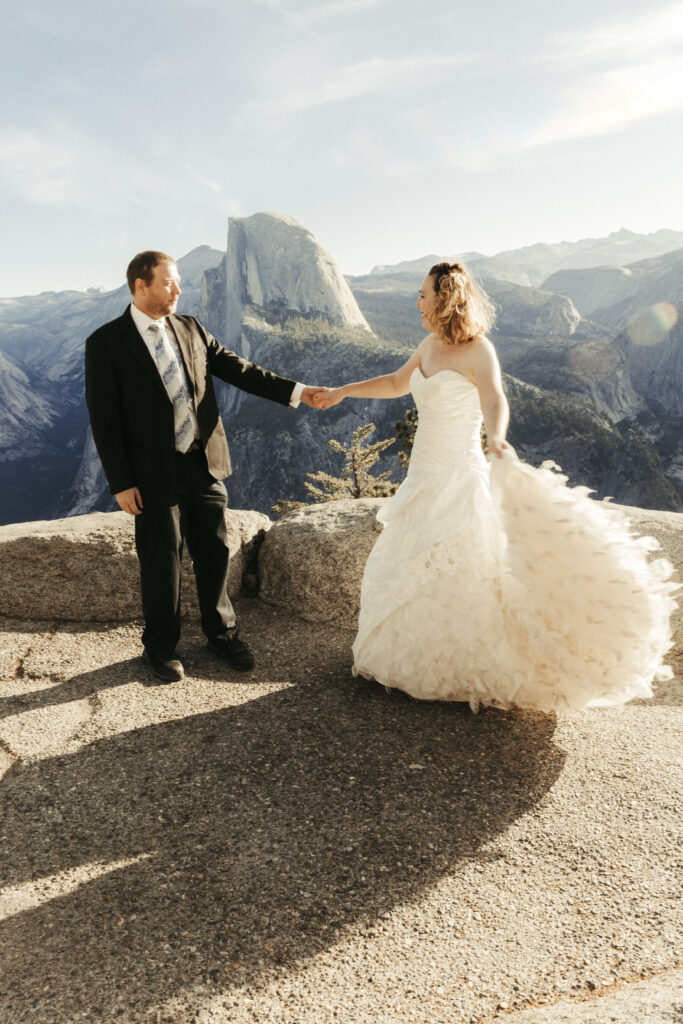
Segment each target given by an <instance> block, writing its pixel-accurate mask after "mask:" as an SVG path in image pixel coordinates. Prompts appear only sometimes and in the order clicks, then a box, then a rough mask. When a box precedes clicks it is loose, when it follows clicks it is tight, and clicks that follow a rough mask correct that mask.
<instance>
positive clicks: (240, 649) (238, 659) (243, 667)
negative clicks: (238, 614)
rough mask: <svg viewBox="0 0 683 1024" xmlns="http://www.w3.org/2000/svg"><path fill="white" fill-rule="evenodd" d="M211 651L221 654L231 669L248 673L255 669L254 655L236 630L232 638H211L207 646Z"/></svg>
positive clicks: (226, 636)
mask: <svg viewBox="0 0 683 1024" xmlns="http://www.w3.org/2000/svg"><path fill="white" fill-rule="evenodd" d="M207 646H208V648H209V650H210V651H213V653H214V654H219V655H220V656H221V658H223V659H224V660H225V661H227V663H228V665H230V667H231V668H236V669H239V671H240V672H248V671H249V669H250V668H253V667H254V655H253V654H252V653H251V651H250V650H249V648H248V647H247V645H246V644H245V643H244V641H243V640H240V638H239V636H238V635H237V630H235V631H234V632H233V633H232V634H231V635H230V636H228V635H227V634H226V635H225V636H214V637H210V638H209V642H208V644H207Z"/></svg>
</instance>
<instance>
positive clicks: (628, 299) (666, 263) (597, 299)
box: [543, 249, 683, 337]
mask: <svg viewBox="0 0 683 1024" xmlns="http://www.w3.org/2000/svg"><path fill="white" fill-rule="evenodd" d="M543 287H544V288H547V289H549V290H550V291H554V292H559V293H560V294H561V295H567V296H569V297H570V298H571V299H572V301H573V302H574V304H575V306H576V308H577V309H578V310H580V312H581V313H582V314H583V316H588V317H590V318H591V319H592V320H596V321H597V322H598V323H600V324H602V325H603V326H604V327H605V328H606V329H607V330H608V331H609V332H610V335H611V336H612V337H614V335H615V334H616V333H617V332H618V331H620V330H623V329H624V328H625V327H627V325H628V327H629V328H630V326H631V322H632V321H633V318H634V317H636V316H637V315H638V314H639V313H642V312H643V311H646V310H650V309H654V310H655V311H656V309H657V307H658V306H661V305H662V304H671V303H681V302H683V249H677V250H675V251H674V252H668V253H665V254H664V255H662V256H657V257H654V258H652V259H647V260H639V261H638V262H637V263H631V264H629V265H628V266H621V267H593V268H591V269H589V270H564V271H560V272H559V273H557V274H552V275H551V276H550V277H549V278H548V279H547V280H546V281H544V282H543ZM638 330H639V328H638V325H637V324H636V326H635V331H636V333H637V331H638ZM649 333H650V334H651V331H650V332H649Z"/></svg>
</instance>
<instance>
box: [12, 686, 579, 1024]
mask: <svg viewBox="0 0 683 1024" xmlns="http://www.w3.org/2000/svg"><path fill="white" fill-rule="evenodd" d="M554 729H555V717H554V716H553V715H541V714H530V713H502V712H498V711H491V710H490V711H485V712H482V713H480V714H479V715H472V714H471V712H470V711H469V709H468V708H467V707H466V706H464V705H454V704H427V703H419V702H416V701H413V700H411V699H410V698H408V697H406V696H405V695H403V694H400V693H395V692H394V693H391V694H387V693H386V692H385V691H384V690H383V689H381V688H379V687H377V686H375V685H373V684H368V683H365V682H355V683H352V684H346V685H344V684H341V683H334V684H331V683H326V684H321V685H318V684H301V685H296V686H292V687H291V688H289V689H286V690H281V691H278V692H277V693H275V694H270V695H268V696H264V697H261V698H259V699H256V700H253V701H251V702H250V703H248V704H246V705H241V706H239V707H231V708H226V709H223V710H221V711H219V712H212V713H208V714H202V715H196V716H194V717H192V718H186V719H183V720H180V721H175V722H170V723H166V724H162V725H156V726H152V727H148V728H145V729H140V730H137V731H134V732H128V733H124V734H121V735H118V736H116V737H114V738H108V739H106V740H102V741H99V742H97V743H94V744H92V745H91V746H89V747H87V748H85V749H82V750H81V751H79V752H78V753H75V754H72V755H68V756H62V757H58V758H53V759H50V760H45V761H42V762H38V763H32V764H27V765H21V766H18V767H16V768H14V769H12V770H11V771H10V772H9V773H8V775H7V776H6V777H5V786H4V789H5V797H6V805H5V811H4V814H3V818H4V821H3V824H2V830H1V833H0V835H1V838H2V854H1V860H2V864H3V865H4V874H5V879H4V882H3V885H5V886H19V885H23V884H25V883H27V882H30V881H32V880H37V879H45V878H48V877H51V876H54V875H56V874H57V873H59V872H64V871H66V870H69V869H75V868H78V867H79V866H82V865H85V864H92V863H94V862H98V863H100V864H102V863H112V862H117V861H121V860H124V859H129V858H134V857H141V856H143V855H147V856H146V857H145V859H141V860H138V861H137V862H136V863H134V864H132V865H128V866H124V867H118V868H116V869H115V870H112V871H111V872H109V873H107V874H101V875H100V877H97V878H94V879H91V880H87V881H84V882H83V883H82V884H80V886H79V887H77V888H74V889H73V891H71V892H67V893H61V894H59V893H58V894H57V895H56V897H55V898H54V899H50V900H49V901H48V902H45V903H42V904H41V905H40V906H37V907H34V908H33V909H25V910H23V911H20V912H18V913H16V914H15V915H14V916H13V917H10V918H8V919H7V920H5V921H4V922H3V923H2V924H0V945H1V946H2V947H3V948H4V949H5V950H9V951H10V953H9V956H8V957H7V962H6V970H5V972H4V973H5V982H4V984H3V991H2V994H1V995H0V1008H1V1009H0V1017H2V1019H4V1020H13V1021H20V1020H23V1019H30V1020H31V1021H34V1022H40V1024H48V1022H49V1024H54V1021H55V1020H57V1019H59V1020H72V1019H76V1017H77V1016H79V1015H80V1014H84V1017H85V1019H87V1020H92V1021H96V1022H104V1021H105V1020H106V1021H108V1020H111V1019H112V1017H113V1016H114V1015H115V1014H116V1012H117V1009H118V1012H119V1013H121V1012H126V1013H127V1014H131V1013H132V1015H133V1016H135V1017H138V1016H139V1017H140V1018H141V1019H142V1018H145V1017H146V1016H147V1013H148V1011H150V1010H151V1009H152V1008H153V1007H155V1006H157V1005H158V1004H159V1002H161V1001H163V1000H166V999H167V998H168V997H170V996H173V995H175V994H177V993H180V992H181V991H182V990H183V989H184V988H186V987H187V986H188V985H192V984H194V983H201V984H202V985H205V986H208V987H209V989H214V990H215V991H216V992H219V991H226V990H228V989H230V988H231V986H233V985H237V984H243V983H244V982H245V981H253V980H255V979H256V977H257V976H258V975H260V974H263V973H264V972H266V973H270V972H272V971H276V970H282V969H284V968H285V967H288V966H290V965H292V964H293V963H294V962H296V961H300V960H301V959H302V958H306V957H310V956H313V955H315V954H316V953H318V952H320V951H321V950H324V949H325V948H326V947H328V946H329V945H330V944H332V943H333V942H334V941H335V940H336V939H337V938H338V937H339V935H340V932H341V931H343V929H344V928H345V927H348V926H354V925H357V924H361V923H364V922H371V921H373V920H374V919H375V918H376V917H377V916H378V915H380V914H383V913H385V912H388V911H391V910H392V908H394V907H395V906H396V905H398V904H403V903H405V902H411V901H413V900H416V899H418V898H419V897H420V895H421V894H422V893H423V892H424V891H425V890H426V889H429V888H430V887H431V886H432V885H434V884H435V883H436V882H438V881H439V879H441V878H442V877H444V876H445V875H447V874H448V873H451V872H453V871H454V870H456V869H457V866H458V863H459V862H462V861H463V859H467V858H473V857H477V856H485V855H486V854H485V851H483V850H482V851H481V852H478V851H480V847H482V846H483V845H484V844H486V843H487V842H489V841H490V840H491V839H493V838H494V837H496V836H497V835H499V834H500V833H502V832H504V831H505V830H506V829H507V828H508V827H509V826H510V825H511V824H512V822H514V821H515V820H516V819H518V818H519V817H520V816H521V815H524V814H525V813H527V812H528V811H529V810H530V809H531V808H533V807H534V805H535V804H536V803H537V802H538V801H539V800H540V799H541V798H542V797H543V795H544V794H545V793H546V792H547V790H548V789H549V788H550V786H552V784H553V782H554V781H555V780H556V778H557V776H558V774H559V772H560V770H561V768H562V764H563V759H564V754H563V752H562V751H561V750H560V749H559V748H558V747H557V746H556V745H555V744H554V743H553V732H554ZM35 891H36V892H38V894H39V890H35ZM117 997H118V1002H117ZM132 1008H134V1009H132Z"/></svg>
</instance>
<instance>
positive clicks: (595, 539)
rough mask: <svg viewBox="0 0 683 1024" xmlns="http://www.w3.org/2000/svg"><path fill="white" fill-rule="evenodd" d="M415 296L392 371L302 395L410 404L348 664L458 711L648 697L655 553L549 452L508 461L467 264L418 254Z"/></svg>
mask: <svg viewBox="0 0 683 1024" xmlns="http://www.w3.org/2000/svg"><path fill="white" fill-rule="evenodd" d="M417 307H418V309H419V311H420V313H421V315H422V324H423V327H424V328H425V329H426V330H428V331H429V332H430V333H429V334H428V335H427V337H426V338H425V339H424V340H423V341H422V342H421V343H420V345H419V346H418V348H417V350H416V351H415V353H414V354H413V355H412V356H411V358H410V359H409V360H408V361H407V362H406V363H405V364H404V365H403V366H402V367H400V368H399V369H397V370H396V371H395V372H394V373H390V374H386V375H384V376H382V377H374V378H373V379H371V380H365V381H360V382H358V383H355V384H347V385H345V386H344V387H340V388H334V389H332V390H330V391H327V392H324V393H322V394H320V395H319V396H318V397H317V399H316V404H317V405H318V406H319V407H320V408H325V409H326V408H329V407H330V406H332V405H335V404H337V403H338V402H341V401H342V400H343V399H344V398H396V397H397V396H400V395H405V394H408V392H409V391H410V392H412V395H413V398H414V400H415V404H416V406H417V410H418V416H419V422H418V428H417V431H416V434H415V439H414V443H413V449H412V454H411V459H410V466H409V470H408V474H407V476H406V479H405V480H404V482H403V483H402V484H401V486H400V487H399V489H398V491H397V492H396V494H395V495H394V496H393V497H392V498H390V499H389V500H388V501H387V503H386V504H385V505H384V506H383V507H382V508H381V509H380V511H379V513H378V516H377V518H378V520H379V521H380V522H382V523H383V524H384V529H383V531H382V533H381V534H380V536H379V538H378V540H377V542H376V544H375V546H374V548H373V549H372V551H371V553H370V557H369V559H368V562H367V565H366V568H365V573H364V576H363V583H362V587H361V608H360V617H359V624H358V634H357V636H356V639H355V642H354V645H353V656H354V668H353V671H354V675H356V674H361V675H363V676H365V677H366V678H369V679H376V680H377V681H378V682H380V683H383V684H384V685H385V686H387V687H397V688H399V689H401V690H404V691H406V692H407V693H410V694H412V695H413V696H414V697H417V698H421V699H423V700H450V701H468V702H469V704H470V706H471V708H472V710H473V711H476V710H478V708H479V706H480V705H491V706H495V707H498V708H510V707H522V708H535V709H539V710H550V709H554V708H583V707H586V706H595V705H610V704H623V703H624V702H625V701H628V700H631V699H632V698H634V697H651V696H652V695H653V691H652V683H653V681H654V680H655V679H658V678H659V679H662V678H670V677H671V670H670V669H668V668H666V667H664V666H663V658H664V655H665V654H666V652H667V650H669V648H670V647H671V646H672V641H671V633H670V622H669V620H670V615H671V612H672V610H673V609H674V607H675V603H674V600H673V598H672V596H671V594H672V591H674V590H676V589H677V588H676V585H675V584H674V583H671V582H669V578H670V576H671V573H672V566H671V564H670V563H669V562H667V561H666V560H664V559H657V560H654V561H651V560H648V554H647V553H648V551H652V550H653V549H655V548H656V547H657V544H656V542H655V541H654V540H653V539H652V538H636V537H635V536H634V535H633V533H632V531H631V527H630V524H629V521H628V519H627V518H626V516H625V515H624V514H623V513H621V512H620V511H618V510H617V509H613V508H610V507H609V505H606V504H605V503H604V502H598V501H595V500H593V499H591V498H590V497H588V494H589V491H588V488H585V487H571V488H570V487H567V486H566V482H567V478H566V477H565V476H562V475H561V474H560V473H558V472H554V470H556V469H557V468H558V467H556V466H554V464H553V463H544V465H543V466H542V467H541V468H540V469H535V468H534V467H532V466H529V465H527V464H526V463H524V462H521V461H519V460H518V459H517V457H516V456H515V453H514V450H513V449H512V448H511V446H510V445H509V444H508V442H507V441H506V440H505V434H506V430H507V425H508V418H509V410H508V404H507V400H506V398H505V395H504V393H503V387H502V380H501V372H500V366H499V363H498V359H497V357H496V353H495V350H494V348H493V345H492V344H491V342H490V341H489V340H488V338H487V337H486V331H487V330H488V328H489V326H490V323H491V319H492V307H491V304H490V302H489V300H488V298H487V296H486V295H485V294H484V292H483V291H482V290H481V289H480V288H479V287H478V286H477V285H476V284H475V282H474V281H473V280H472V278H471V277H470V276H469V274H468V272H467V271H466V269H465V268H464V267H463V266H462V265H461V264H460V263H450V264H449V263H437V264H436V265H435V266H433V267H432V268H431V270H430V271H429V273H428V275H427V277H426V278H425V280H424V282H423V284H422V287H421V289H420V295H419V299H418V301H417ZM482 417H483V422H484V425H485V428H486V435H487V438H488V447H489V452H490V461H487V460H486V458H485V456H484V454H483V452H482V448H481V442H480V430H481V423H482Z"/></svg>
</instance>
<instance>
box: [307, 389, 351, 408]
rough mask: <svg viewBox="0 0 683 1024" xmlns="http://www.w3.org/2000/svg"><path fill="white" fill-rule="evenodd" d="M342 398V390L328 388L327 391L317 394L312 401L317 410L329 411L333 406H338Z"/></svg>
mask: <svg viewBox="0 0 683 1024" xmlns="http://www.w3.org/2000/svg"><path fill="white" fill-rule="evenodd" d="M344 397H345V396H344V389H343V388H330V390H329V391H321V392H320V393H319V394H317V395H316V396H315V398H314V399H313V401H314V402H315V405H316V408H317V409H330V408H331V407H332V406H333V405H338V404H339V402H341V400H342V398H344Z"/></svg>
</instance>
